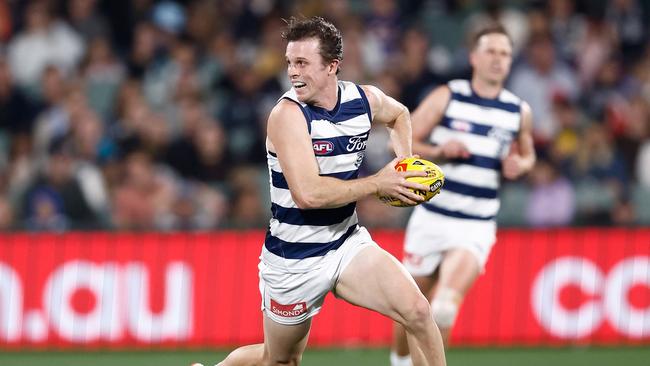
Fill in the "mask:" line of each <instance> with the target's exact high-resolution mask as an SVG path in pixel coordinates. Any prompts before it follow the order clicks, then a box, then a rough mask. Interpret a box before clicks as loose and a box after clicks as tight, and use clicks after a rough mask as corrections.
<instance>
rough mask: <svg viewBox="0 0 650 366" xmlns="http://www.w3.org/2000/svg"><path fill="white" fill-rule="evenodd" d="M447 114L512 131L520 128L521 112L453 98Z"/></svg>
mask: <svg viewBox="0 0 650 366" xmlns="http://www.w3.org/2000/svg"><path fill="white" fill-rule="evenodd" d="M445 115H446V116H447V117H449V118H451V119H459V120H464V121H469V122H476V123H481V124H489V125H494V126H496V127H500V128H503V129H506V130H510V131H512V132H517V131H518V130H519V121H520V119H521V117H520V116H519V113H512V112H508V111H504V110H502V109H497V108H486V107H481V106H478V105H476V104H471V103H465V102H460V101H457V100H453V99H452V100H451V101H450V102H449V106H448V107H447V112H446V113H445Z"/></svg>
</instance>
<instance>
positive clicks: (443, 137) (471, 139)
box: [430, 126, 501, 159]
mask: <svg viewBox="0 0 650 366" xmlns="http://www.w3.org/2000/svg"><path fill="white" fill-rule="evenodd" d="M451 139H454V140H458V141H461V142H462V143H463V144H465V146H467V148H468V149H469V151H470V153H472V154H476V155H481V156H486V157H488V158H495V159H501V156H499V149H500V148H501V144H500V143H499V141H498V140H496V139H494V138H492V137H487V136H481V135H475V134H471V133H467V132H463V131H456V130H452V129H449V128H447V127H445V126H437V127H436V128H434V129H433V131H431V137H430V141H432V142H433V143H434V144H438V145H442V144H444V143H445V142H447V141H449V140H451Z"/></svg>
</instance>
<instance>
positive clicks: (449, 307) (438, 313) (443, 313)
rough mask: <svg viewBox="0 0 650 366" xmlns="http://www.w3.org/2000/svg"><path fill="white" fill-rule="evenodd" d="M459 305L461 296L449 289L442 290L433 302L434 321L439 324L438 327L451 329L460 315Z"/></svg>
mask: <svg viewBox="0 0 650 366" xmlns="http://www.w3.org/2000/svg"><path fill="white" fill-rule="evenodd" d="M459 304H460V295H459V294H458V292H456V291H455V290H453V289H449V288H442V289H440V291H439V292H438V294H436V296H435V298H434V299H433V301H432V302H431V311H432V313H433V319H434V320H435V321H436V324H438V327H440V328H443V329H449V328H451V327H452V325H454V322H455V321H456V316H457V315H458V308H459Z"/></svg>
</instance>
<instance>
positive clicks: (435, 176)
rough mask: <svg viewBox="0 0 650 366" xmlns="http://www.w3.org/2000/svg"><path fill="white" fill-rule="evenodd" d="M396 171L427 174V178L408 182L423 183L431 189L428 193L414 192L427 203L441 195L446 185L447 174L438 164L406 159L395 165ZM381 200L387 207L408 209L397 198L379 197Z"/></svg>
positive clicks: (415, 178)
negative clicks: (414, 171) (418, 171)
mask: <svg viewBox="0 0 650 366" xmlns="http://www.w3.org/2000/svg"><path fill="white" fill-rule="evenodd" d="M395 170H397V171H398V172H399V171H409V170H423V171H425V172H426V173H427V176H426V177H410V178H407V180H409V181H411V182H416V183H421V184H424V185H425V186H427V187H429V189H428V190H426V191H421V190H415V189H414V190H412V191H413V192H415V193H416V194H418V195H420V196H422V197H424V201H423V202H426V201H428V200H430V199H431V198H433V196H435V195H437V194H438V193H440V190H441V189H442V186H443V184H445V174H444V173H443V172H442V170H441V169H440V167H439V166H437V165H436V164H434V163H432V162H430V161H428V160H424V159H420V158H406V159H404V160H402V161H400V162H398V163H397V164H396V165H395ZM379 199H380V200H381V201H382V202H384V203H385V204H387V205H391V206H395V207H408V206H410V205H407V204H406V203H404V202H402V201H400V200H399V199H397V198H392V197H385V196H379Z"/></svg>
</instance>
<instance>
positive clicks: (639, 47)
mask: <svg viewBox="0 0 650 366" xmlns="http://www.w3.org/2000/svg"><path fill="white" fill-rule="evenodd" d="M605 16H606V19H607V21H608V22H609V23H610V24H612V26H613V27H614V30H615V31H616V36H617V38H618V40H619V43H620V49H621V52H622V54H623V57H624V62H625V64H626V65H629V64H630V63H631V62H632V61H635V60H636V59H637V58H638V57H639V56H641V54H642V53H643V49H644V46H645V42H646V41H647V36H648V31H649V29H648V25H647V24H646V23H645V21H644V20H647V18H644V16H645V14H644V8H643V7H642V6H641V5H640V4H639V1H637V0H611V1H608V2H607V9H606V12H605Z"/></svg>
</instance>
